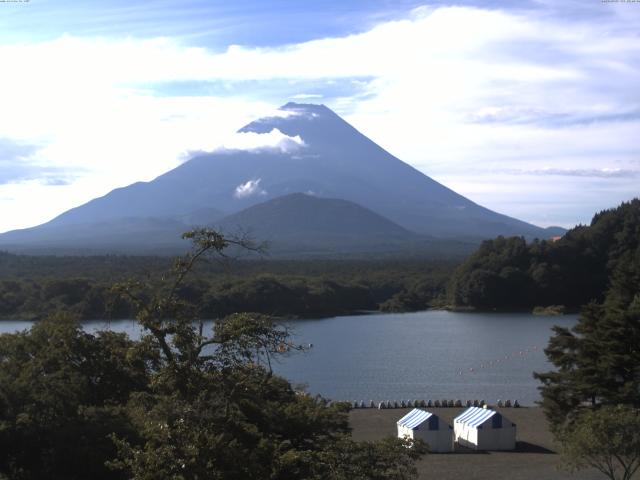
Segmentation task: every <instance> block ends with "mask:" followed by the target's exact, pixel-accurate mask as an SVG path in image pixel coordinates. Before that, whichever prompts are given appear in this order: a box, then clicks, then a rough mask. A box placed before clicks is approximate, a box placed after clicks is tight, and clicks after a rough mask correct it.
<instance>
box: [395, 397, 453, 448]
mask: <svg viewBox="0 0 640 480" xmlns="http://www.w3.org/2000/svg"><path fill="white" fill-rule="evenodd" d="M405 437H408V438H411V439H413V440H418V439H420V440H423V441H424V442H425V443H427V444H428V445H429V451H431V452H451V451H453V429H452V428H451V426H450V425H449V424H447V423H446V422H442V421H441V420H440V419H439V418H438V416H437V415H434V414H433V413H431V412H427V411H426V410H421V409H419V408H414V409H413V410H411V411H410V412H409V413H407V414H406V415H405V416H404V417H402V418H401V419H400V420H398V438H405Z"/></svg>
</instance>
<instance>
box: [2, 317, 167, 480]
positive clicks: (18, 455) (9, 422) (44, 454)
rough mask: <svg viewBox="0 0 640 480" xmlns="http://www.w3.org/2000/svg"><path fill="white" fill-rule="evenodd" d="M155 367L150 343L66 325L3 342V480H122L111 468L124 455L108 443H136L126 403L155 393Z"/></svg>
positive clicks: (61, 320) (54, 321) (52, 323)
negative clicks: (115, 438)
mask: <svg viewBox="0 0 640 480" xmlns="http://www.w3.org/2000/svg"><path fill="white" fill-rule="evenodd" d="M153 361H154V355H153V352H152V351H150V350H148V349H146V348H145V344H144V343H136V342H132V341H130V340H128V339H127V338H126V336H125V335H124V334H116V333H113V332H101V333H99V334H97V335H95V336H94V335H89V334H87V333H85V332H83V331H82V330H81V329H80V327H79V325H78V324H77V323H76V322H75V321H73V320H70V319H68V318H66V317H55V318H51V319H48V320H44V321H42V322H40V323H38V324H37V325H35V326H34V327H33V328H32V329H31V330H30V331H28V332H22V333H17V334H13V335H9V334H5V335H0V364H1V365H2V369H0V473H5V474H7V475H8V476H9V477H10V478H13V479H39V478H65V479H76V478H77V479H84V478H120V476H116V477H114V475H113V473H111V472H109V471H108V470H107V469H106V468H105V465H104V462H105V461H106V460H108V459H109V458H111V457H112V456H113V455H114V454H115V451H116V450H115V447H114V445H113V444H112V442H111V441H110V440H109V439H108V435H110V434H112V433H114V432H117V433H118V434H119V435H122V436H123V437H126V438H135V437H136V433H135V431H134V429H133V427H132V425H131V423H130V421H129V419H128V418H127V415H126V414H125V412H124V403H125V402H126V401H127V400H128V397H129V394H130V393H131V392H134V391H136V392H138V391H144V390H146V389H147V385H148V383H149V380H150V377H149V366H150V365H151V364H152V363H153Z"/></svg>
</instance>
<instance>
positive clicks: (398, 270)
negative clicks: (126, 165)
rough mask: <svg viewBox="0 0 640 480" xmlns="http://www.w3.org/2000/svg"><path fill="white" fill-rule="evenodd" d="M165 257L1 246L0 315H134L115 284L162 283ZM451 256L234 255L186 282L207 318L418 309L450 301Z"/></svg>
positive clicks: (185, 294)
mask: <svg viewBox="0 0 640 480" xmlns="http://www.w3.org/2000/svg"><path fill="white" fill-rule="evenodd" d="M171 262H172V260H170V259H167V258H164V257H136V256H93V257H53V256H51V257H46V256H43V257H36V256H23V255H12V254H8V253H0V318H5V319H38V318H44V317H45V316H47V315H48V314H50V313H51V312H55V311H67V312H70V313H72V314H73V315H75V316H77V317H78V318H81V319H118V318H133V317H134V316H135V314H136V308H135V306H134V305H133V304H132V303H131V302H128V301H126V300H123V299H122V298H117V297H116V296H114V295H113V292H112V286H113V285H114V284H115V283H117V282H122V281H124V280H131V279H133V280H135V281H137V282H139V283H142V284H144V285H146V286H147V289H148V290H149V291H152V290H154V289H156V288H157V287H158V286H159V284H160V283H161V281H162V275H163V272H165V271H166V270H167V269H168V268H169V267H170V266H171ZM454 268H455V263H454V262H453V261H441V262H436V261H427V260H406V261H400V260H396V261H355V260H354V261H344V260H340V261H338V260H305V261H281V260H256V259H253V260H232V259H225V260H221V261H207V262H202V264H200V265H198V266H197V268H196V269H195V271H194V272H193V275H192V278H190V279H189V281H188V282H186V283H185V284H184V285H182V286H181V290H180V292H179V294H180V295H181V296H182V298H184V299H187V300H190V301H193V302H195V303H197V304H198V306H199V310H200V311H199V315H200V317H201V318H219V317H222V316H224V315H227V314H230V313H233V312H239V311H252V312H258V313H264V314H269V315H275V316H289V317H321V316H330V315H338V314H345V313H352V312H358V311H371V310H383V311H404V310H419V309H425V308H429V307H431V306H439V305H442V304H443V303H444V298H445V290H446V284H447V281H448V278H449V276H450V274H451V272H452V271H453V269H454Z"/></svg>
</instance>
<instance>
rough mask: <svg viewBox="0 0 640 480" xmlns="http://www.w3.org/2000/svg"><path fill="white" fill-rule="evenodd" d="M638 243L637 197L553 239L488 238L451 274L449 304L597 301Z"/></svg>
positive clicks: (639, 204)
mask: <svg viewBox="0 0 640 480" xmlns="http://www.w3.org/2000/svg"><path fill="white" fill-rule="evenodd" d="M639 246H640V200H638V199H634V200H633V201H631V202H628V203H623V204H622V205H620V206H619V207H617V208H615V209H611V210H606V211H603V212H600V213H598V214H596V215H595V216H594V217H593V220H592V222H591V225H590V226H578V227H576V228H574V229H572V230H570V231H569V232H567V233H566V234H565V235H564V236H563V237H562V238H561V239H559V240H557V241H555V242H554V241H549V240H536V241H533V242H531V243H527V242H526V241H525V240H524V239H523V238H518V237H513V238H504V237H498V238H496V239H494V240H487V241H485V242H483V243H482V245H481V246H480V248H479V249H478V250H477V251H476V252H475V253H473V254H472V255H471V256H470V257H469V258H468V259H467V260H466V261H465V262H464V263H463V264H462V265H460V266H459V267H458V268H457V269H456V270H455V273H454V274H453V276H452V278H451V283H450V286H449V289H448V300H449V303H451V304H453V305H457V306H471V307H475V308H481V309H493V308H502V309H520V308H527V309H530V308H532V307H535V306H549V305H565V306H567V307H569V308H570V309H576V310H577V309H578V308H579V307H580V306H581V305H585V304H588V303H589V302H591V301H597V302H601V301H602V300H603V299H604V295H605V292H606V291H607V288H608V287H609V285H610V284H611V278H612V274H613V272H615V271H616V269H617V267H618V266H620V265H622V264H625V263H627V262H629V261H632V259H631V257H632V255H633V254H634V252H636V251H637V249H638V248H639Z"/></svg>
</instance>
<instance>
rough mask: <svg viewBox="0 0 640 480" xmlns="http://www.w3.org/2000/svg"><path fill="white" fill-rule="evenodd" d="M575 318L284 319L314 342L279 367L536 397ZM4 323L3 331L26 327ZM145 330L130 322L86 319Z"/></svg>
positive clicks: (316, 376)
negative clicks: (557, 340) (555, 346)
mask: <svg viewBox="0 0 640 480" xmlns="http://www.w3.org/2000/svg"><path fill="white" fill-rule="evenodd" d="M576 319H577V316H575V315H565V316H561V317H543V316H534V315H531V314H524V313H461V312H447V311H435V310H430V311H425V312H415V313H403V314H370V315H356V316H342V317H332V318H324V319H317V320H296V321H292V322H287V325H288V326H289V327H291V328H292V329H293V333H294V341H296V342H298V343H302V344H309V343H310V344H313V347H312V348H310V349H309V350H308V351H306V352H303V353H294V354H291V355H290V356H288V357H287V358H284V359H282V360H281V361H279V362H278V363H277V364H275V365H274V370H276V371H277V372H278V373H279V374H281V375H282V376H284V377H286V378H288V379H289V380H290V381H291V382H292V383H294V384H305V385H307V389H308V391H309V392H310V393H312V394H317V393H318V394H321V395H323V396H325V397H328V398H332V399H334V400H351V401H353V400H358V401H360V400H363V401H365V402H367V403H368V402H369V400H374V401H381V400H392V401H393V400H398V401H400V400H409V399H411V400H414V399H425V400H428V399H433V400H435V399H439V400H442V399H461V400H467V399H471V400H473V399H478V400H486V401H488V402H495V401H496V400H498V399H503V400H505V399H511V400H514V399H517V400H518V401H519V402H520V403H521V404H522V405H533V404H534V402H535V401H536V400H538V399H539V398H540V397H539V394H538V391H537V387H538V385H539V383H538V382H536V381H535V380H534V379H533V376H532V373H533V372H534V371H542V372H543V371H548V370H550V369H551V365H550V364H549V363H548V362H547V360H546V357H545V355H544V352H543V349H544V348H545V347H546V345H547V342H548V341H549V337H550V335H551V333H552V332H551V327H552V326H553V325H561V326H566V327H568V326H572V325H573V324H575V322H576ZM29 326H30V323H29V322H21V321H2V322H0V332H13V331H16V330H21V329H25V328H29ZM85 328H86V329H87V330H88V331H95V330H99V329H104V328H111V329H112V330H115V331H124V332H127V333H128V334H129V335H130V336H131V337H133V338H136V337H138V336H139V335H140V329H139V328H138V326H137V325H136V323H135V322H133V321H131V320H117V321H112V322H110V323H109V324H106V323H105V322H104V321H91V322H85Z"/></svg>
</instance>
